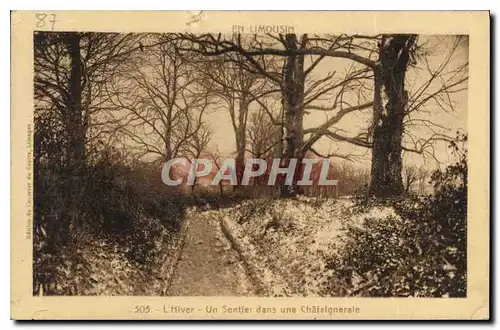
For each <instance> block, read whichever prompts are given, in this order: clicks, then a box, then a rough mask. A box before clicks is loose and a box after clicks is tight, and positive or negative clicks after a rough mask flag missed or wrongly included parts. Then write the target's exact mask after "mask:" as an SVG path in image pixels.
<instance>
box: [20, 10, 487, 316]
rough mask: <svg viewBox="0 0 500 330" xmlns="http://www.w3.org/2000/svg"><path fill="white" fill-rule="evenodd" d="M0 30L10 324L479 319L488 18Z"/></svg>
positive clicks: (60, 23)
mask: <svg viewBox="0 0 500 330" xmlns="http://www.w3.org/2000/svg"><path fill="white" fill-rule="evenodd" d="M11 25H12V39H11V40H12V41H11V42H12V63H11V68H12V78H11V79H12V85H11V86H12V90H11V93H12V109H11V113H12V115H11V116H12V141H11V145H12V155H11V159H12V219H11V222H12V234H11V235H12V250H11V254H12V259H11V263H12V274H11V286H12V290H11V317H12V318H13V319H16V320H31V319H72V320H75V319H140V320H153V319H159V320H161V319H166V320H169V319H197V320H203V319H247V320H267V319H281V320H284V319H305V320H343V319H349V320H366V319H384V320H402V319H404V320H421V319H433V320H437V319H443V320H453V319H463V320H487V319H489V317H490V300H489V290H490V283H489V274H490V265H489V260H490V250H489V246H490V230H489V216H490V215H489V180H490V177H489V160H490V154H489V150H490V149H489V146H490V131H489V128H490V83H489V81H490V80H489V75H490V73H489V70H490V57H489V56H490V51H489V47H490V36H489V31H490V17H489V13H488V12H404V11H402V12H401V11H400V12H369V11H366V12H322V11H317V12H264V11H263V12H243V11H240V12H217V11H197V12H187V11H186V12H182V11H177V12H166V11H161V12H160V11H158V12H155V11H149V12H148V11H144V12H127V11H121V12H110V11H108V12H104V11H95V12H92V11H80V12H79V11H72V12H69V11H53V12H51V11H47V12H35V11H16V12H12V14H11ZM469 168H470V171H469Z"/></svg>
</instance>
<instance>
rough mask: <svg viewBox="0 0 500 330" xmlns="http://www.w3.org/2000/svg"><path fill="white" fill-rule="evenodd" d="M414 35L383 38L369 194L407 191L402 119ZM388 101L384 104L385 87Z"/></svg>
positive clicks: (378, 75) (377, 78)
mask: <svg viewBox="0 0 500 330" xmlns="http://www.w3.org/2000/svg"><path fill="white" fill-rule="evenodd" d="M414 42H415V36H413V35H395V36H388V35H385V36H383V37H382V41H381V44H380V50H379V56H380V57H379V58H380V65H379V66H378V67H377V68H376V69H375V97H374V131H373V149H372V168H371V183H370V191H369V192H370V194H371V195H374V196H377V197H391V196H397V195H401V194H403V193H404V186H403V179H402V175H401V171H402V161H401V152H402V139H403V118H404V111H405V106H406V102H407V100H406V99H407V97H406V95H407V93H406V91H405V89H404V87H405V85H404V82H405V73H406V70H407V67H408V64H409V61H410V49H411V47H412V46H413V43H414ZM382 86H383V90H384V93H385V96H386V99H387V101H386V104H385V105H383V104H382V102H383V101H382V97H381V95H380V93H381V90H382V88H381V87H382Z"/></svg>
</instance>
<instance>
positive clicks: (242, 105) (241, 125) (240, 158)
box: [233, 92, 249, 191]
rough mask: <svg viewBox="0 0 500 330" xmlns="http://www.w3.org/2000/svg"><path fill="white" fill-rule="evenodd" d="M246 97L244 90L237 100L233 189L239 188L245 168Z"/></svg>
mask: <svg viewBox="0 0 500 330" xmlns="http://www.w3.org/2000/svg"><path fill="white" fill-rule="evenodd" d="M248 106H249V104H248V98H247V95H246V93H245V92H242V93H241V98H240V102H239V110H238V127H237V130H236V131H235V134H236V159H235V166H236V178H237V182H238V184H237V185H236V186H233V191H235V190H237V189H239V188H240V184H241V180H242V178H243V170H244V168H245V149H246V140H247V137H246V133H247V127H246V126H247V125H246V124H247V123H246V118H247V116H248Z"/></svg>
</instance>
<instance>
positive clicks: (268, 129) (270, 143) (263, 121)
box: [247, 107, 281, 159]
mask: <svg viewBox="0 0 500 330" xmlns="http://www.w3.org/2000/svg"><path fill="white" fill-rule="evenodd" d="M247 140H248V145H249V147H248V148H247V151H248V152H249V153H250V154H251V155H252V156H253V157H255V158H262V159H265V158H269V157H270V156H271V155H274V149H275V148H276V147H277V146H278V145H279V144H281V127H279V126H276V125H274V124H273V123H272V121H271V119H270V118H269V116H268V115H267V113H266V111H264V109H263V108H262V107H260V108H259V109H258V110H257V111H256V112H254V113H252V114H251V115H250V122H249V124H248V127H247Z"/></svg>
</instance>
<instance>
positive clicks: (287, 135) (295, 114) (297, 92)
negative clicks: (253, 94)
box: [280, 34, 305, 197]
mask: <svg viewBox="0 0 500 330" xmlns="http://www.w3.org/2000/svg"><path fill="white" fill-rule="evenodd" d="M286 43H287V49H297V36H296V35H295V34H287V35H286ZM304 78H305V77H304V56H302V55H291V56H288V57H286V59H285V64H284V67H283V83H282V86H281V92H282V102H283V119H284V123H283V126H284V134H283V135H284V141H283V142H284V148H283V158H284V159H285V163H286V164H288V163H289V161H290V159H292V158H301V155H299V154H300V151H301V147H302V142H303V138H304V136H303V135H304V133H303V115H304V114H303V109H302V98H303V95H304ZM297 187H298V186H297V180H296V178H295V179H294V180H293V183H292V185H289V186H286V185H284V184H282V185H281V189H280V193H281V196H282V197H293V196H295V195H297V193H298V190H297Z"/></svg>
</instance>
